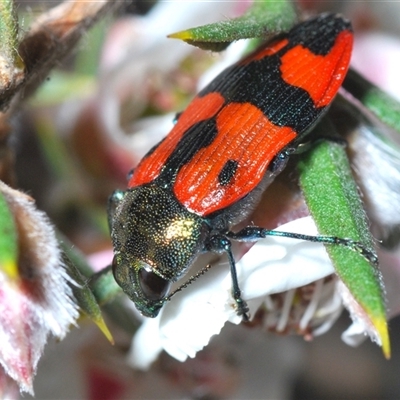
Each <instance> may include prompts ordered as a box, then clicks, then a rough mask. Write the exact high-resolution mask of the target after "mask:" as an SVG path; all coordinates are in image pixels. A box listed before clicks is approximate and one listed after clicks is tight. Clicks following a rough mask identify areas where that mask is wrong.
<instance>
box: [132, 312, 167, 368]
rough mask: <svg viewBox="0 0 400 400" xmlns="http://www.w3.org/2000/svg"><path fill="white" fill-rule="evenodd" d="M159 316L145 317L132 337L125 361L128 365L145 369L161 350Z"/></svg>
mask: <svg viewBox="0 0 400 400" xmlns="http://www.w3.org/2000/svg"><path fill="white" fill-rule="evenodd" d="M159 324H160V319H159V318H154V319H153V318H146V320H145V321H143V323H142V325H141V326H140V328H139V329H138V331H137V332H136V334H135V336H134V337H133V341H132V346H131V349H130V352H129V355H128V359H127V362H128V364H129V365H130V366H132V367H134V368H138V369H143V370H146V369H148V368H149V367H150V365H151V364H152V363H153V362H154V361H155V360H156V359H157V357H158V355H159V354H160V353H161V351H162V349H163V348H162V345H161V339H160V335H159Z"/></svg>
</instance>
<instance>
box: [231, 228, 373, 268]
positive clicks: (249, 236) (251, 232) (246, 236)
mask: <svg viewBox="0 0 400 400" xmlns="http://www.w3.org/2000/svg"><path fill="white" fill-rule="evenodd" d="M226 236H227V237H228V238H229V239H232V240H237V241H240V242H254V241H257V240H259V239H264V238H266V237H267V236H279V237H287V238H292V239H299V240H306V241H307V242H318V243H324V244H333V245H340V246H345V247H348V248H349V249H351V250H353V251H355V252H357V253H359V254H361V255H362V256H363V257H364V258H365V259H366V260H367V261H368V262H370V263H372V264H373V265H375V266H377V265H378V257H377V255H376V254H375V253H374V252H373V251H370V250H368V249H367V248H366V247H365V246H364V245H363V244H362V243H361V242H358V241H355V240H352V239H346V238H340V237H337V236H326V235H316V236H313V235H303V234H301V233H293V232H282V231H275V230H268V229H264V228H260V227H257V226H248V227H247V228H244V229H242V230H240V231H239V232H236V233H234V232H227V233H226Z"/></svg>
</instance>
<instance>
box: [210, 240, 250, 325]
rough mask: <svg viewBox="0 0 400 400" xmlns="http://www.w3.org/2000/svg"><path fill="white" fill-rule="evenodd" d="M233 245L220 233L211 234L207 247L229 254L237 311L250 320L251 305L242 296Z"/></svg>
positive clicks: (245, 319) (244, 318) (244, 319)
mask: <svg viewBox="0 0 400 400" xmlns="http://www.w3.org/2000/svg"><path fill="white" fill-rule="evenodd" d="M231 247H232V245H231V242H230V240H229V239H227V238H226V237H225V236H224V235H218V234H216V235H213V236H211V238H210V239H209V240H208V242H207V244H206V248H207V250H209V251H213V252H216V253H222V252H225V253H226V254H227V256H228V261H229V267H230V272H231V278H232V296H233V298H234V300H235V303H236V313H237V314H238V315H239V316H241V317H242V318H243V321H248V320H249V314H248V312H249V307H248V306H247V303H246V301H245V300H243V298H242V291H241V290H240V287H239V282H238V277H237V270H236V263H235V259H234V257H233V254H232V249H231Z"/></svg>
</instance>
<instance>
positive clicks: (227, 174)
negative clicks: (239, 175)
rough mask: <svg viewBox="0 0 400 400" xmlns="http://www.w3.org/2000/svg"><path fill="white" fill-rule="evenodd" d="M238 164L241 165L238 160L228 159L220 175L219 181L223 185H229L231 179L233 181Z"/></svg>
mask: <svg viewBox="0 0 400 400" xmlns="http://www.w3.org/2000/svg"><path fill="white" fill-rule="evenodd" d="M238 166H239V163H238V162H237V161H235V160H228V161H227V162H226V163H225V165H224V166H223V168H222V169H221V172H220V173H219V175H218V182H219V183H220V184H221V185H222V186H226V185H229V183H231V181H232V178H233V177H234V176H235V173H236V171H237V169H238Z"/></svg>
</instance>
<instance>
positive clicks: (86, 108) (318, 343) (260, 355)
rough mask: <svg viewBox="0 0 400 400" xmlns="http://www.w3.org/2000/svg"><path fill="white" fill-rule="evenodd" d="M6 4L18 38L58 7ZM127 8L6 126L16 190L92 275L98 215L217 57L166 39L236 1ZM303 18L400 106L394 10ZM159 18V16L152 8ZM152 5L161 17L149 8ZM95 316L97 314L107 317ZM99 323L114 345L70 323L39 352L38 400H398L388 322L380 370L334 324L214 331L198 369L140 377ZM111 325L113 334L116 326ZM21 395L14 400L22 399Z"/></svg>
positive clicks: (398, 340)
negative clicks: (340, 43)
mask: <svg viewBox="0 0 400 400" xmlns="http://www.w3.org/2000/svg"><path fill="white" fill-rule="evenodd" d="M17 3H18V13H19V19H20V24H21V30H22V32H23V31H24V30H27V29H28V28H29V26H30V23H31V21H33V20H34V19H35V18H36V17H37V16H39V15H40V14H41V13H43V12H45V11H46V10H47V9H49V8H50V7H54V6H56V5H57V4H58V3H62V2H56V1H33V0H32V1H27V0H21V1H17ZM156 3H157V2H156V1H139V0H138V1H126V2H125V4H124V7H122V8H121V9H120V10H119V11H118V13H117V14H113V15H108V16H106V17H105V18H104V19H102V20H101V21H100V22H99V23H98V24H96V25H95V27H94V28H92V29H91V30H90V31H89V32H88V33H85V35H84V37H83V38H82V40H81V41H80V43H79V45H78V46H77V48H76V50H75V51H74V52H73V54H72V55H71V56H69V57H68V58H67V59H66V60H64V61H62V62H60V65H59V67H58V68H57V69H55V70H53V71H52V73H51V74H50V75H49V76H48V78H47V80H46V82H45V83H44V84H43V85H42V86H41V87H40V88H39V90H38V91H37V92H36V94H35V95H34V96H33V97H31V98H30V99H29V100H28V101H27V102H26V103H25V105H24V107H23V108H22V109H19V110H18V112H17V113H15V114H14V116H13V119H12V121H11V122H12V135H11V136H10V141H11V146H12V148H13V150H14V152H15V166H16V174H17V184H18V187H19V188H21V189H22V190H24V191H26V192H27V193H29V194H30V195H31V196H32V197H33V198H35V199H36V202H37V205H38V207H39V208H40V209H43V210H45V211H46V212H47V213H48V215H49V216H50V218H51V219H52V221H53V222H54V223H55V225H56V226H57V227H58V228H59V229H60V230H61V232H63V233H64V234H65V235H66V236H67V237H68V238H69V240H70V241H71V242H72V243H73V245H74V246H76V247H77V248H79V249H80V250H81V251H82V252H83V253H84V254H85V255H87V257H88V259H89V260H90V262H91V265H92V266H93V268H95V269H101V268H102V267H104V266H106V265H108V264H109V263H110V261H111V257H112V255H111V243H110V239H109V233H108V226H107V216H106V203H107V198H108V196H109V195H110V193H112V192H113V190H115V189H116V188H124V186H125V184H126V176H127V173H128V172H129V170H131V169H132V167H133V166H134V165H135V164H136V163H137V162H138V160H140V158H141V157H142V156H143V154H144V153H145V152H146V150H148V149H149V148H150V147H151V146H152V145H154V144H155V143H156V142H157V141H158V140H160V138H161V137H162V136H163V135H164V134H165V133H166V132H167V131H168V129H169V127H170V126H171V124H172V120H173V118H174V115H175V113H176V112H177V111H179V110H182V109H183V108H184V106H185V104H187V102H188V100H189V99H190V98H191V97H192V96H193V95H194V94H195V93H196V90H197V87H198V81H199V79H201V77H202V75H203V73H204V72H205V71H206V70H207V69H208V68H209V67H210V66H211V65H212V64H214V63H215V62H216V61H218V60H219V59H220V58H223V57H226V55H224V54H222V55H216V54H212V53H209V52H204V51H201V50H198V49H195V48H192V47H190V46H188V45H187V44H184V43H180V42H178V41H174V40H171V39H170V40H167V39H165V36H166V35H167V34H168V33H172V32H174V31H177V30H180V29H183V28H186V27H191V26H196V25H201V24H204V23H207V22H212V21H216V20H220V19H225V18H229V17H234V16H236V15H239V14H240V13H241V12H242V11H243V10H244V9H245V7H247V5H248V2H246V1H243V2H238V1H235V2H233V1H232V2H219V1H214V2H208V3H210V4H211V7H210V4H209V7H205V6H204V3H202V2H195V1H188V2H179V1H169V2H159V3H161V4H158V5H157V4H156ZM298 3H299V4H298V5H299V7H301V9H303V10H304V12H306V13H310V14H312V13H317V12H321V11H328V10H329V11H338V12H341V13H343V14H345V15H346V17H348V18H350V19H351V20H352V22H353V26H354V29H355V40H356V41H355V49H354V57H353V65H354V67H355V68H357V69H358V70H359V71H360V72H362V73H363V75H364V76H366V77H367V78H369V79H370V80H372V81H373V82H374V83H375V84H377V85H379V86H381V87H382V88H384V89H385V90H387V91H389V92H390V93H391V94H392V95H393V96H395V97H397V98H398V99H400V78H399V73H398V71H399V70H400V24H399V19H398V17H399V15H400V3H399V2H379V1H376V2H370V1H357V2H342V1H323V2H322V1H299V2H298ZM160 6H161V7H162V8H161V7H160ZM157 7H159V8H157ZM106 312H107V310H106ZM118 318H120V319H121V318H122V319H123V318H125V316H115V315H114V316H113V315H110V314H107V320H108V321H109V323H110V328H111V330H112V332H113V334H114V335H115V338H116V345H115V346H113V347H112V346H110V345H109V343H108V342H107V341H106V339H105V338H104V337H103V336H102V335H101V334H100V333H98V332H97V329H96V327H94V326H93V325H92V324H91V323H90V322H87V321H82V323H81V324H80V326H79V328H73V329H72V332H71V333H70V335H69V336H68V337H67V338H66V339H65V340H64V341H63V342H61V343H55V342H52V343H50V344H49V345H48V346H47V347H46V350H45V355H44V357H43V358H42V360H41V361H40V364H39V370H38V374H37V377H36V379H35V384H34V387H35V393H36V398H37V399H90V400H99V399H104V400H106V399H109V400H113V399H115V400H118V399H127V398H131V399H147V398H148V399H152V398H154V399H156V398H160V399H161V398H164V399H167V398H171V399H172V398H175V399H178V398H182V399H188V398H191V399H223V398H237V399H292V400H300V399H353V400H357V399H400V381H399V373H400V319H399V318H394V319H392V320H391V322H390V337H391V341H392V359H391V360H389V361H386V360H385V359H384V357H383V356H382V353H381V350H380V348H379V347H378V346H376V345H375V344H373V343H370V341H369V340H366V341H365V343H363V344H362V345H361V346H360V347H358V348H351V347H348V346H347V345H345V344H344V343H343V342H342V341H341V339H340V335H341V333H342V332H343V331H344V330H345V329H346V328H347V327H348V326H349V324H350V319H349V317H348V316H347V315H346V313H344V314H343V316H342V317H341V318H340V320H339V321H338V322H337V323H336V324H335V325H334V327H333V328H332V329H331V330H330V331H329V332H328V333H327V334H325V335H323V336H321V337H318V338H316V339H314V340H313V341H311V342H306V341H304V339H303V338H301V337H293V336H282V337H278V336H274V335H271V334H268V333H266V332H261V331H259V330H256V329H250V328H248V327H244V326H239V327H237V326H226V327H225V328H224V330H223V332H222V334H221V335H219V336H218V337H216V338H215V340H213V341H212V343H211V344H210V346H208V347H207V348H206V349H205V350H203V351H202V352H200V353H199V355H198V357H197V358H196V359H193V360H189V361H187V362H186V363H179V362H178V361H176V360H174V359H172V358H170V357H169V356H168V355H166V354H163V355H162V356H161V357H160V359H159V360H158V361H157V362H156V363H155V364H154V365H153V366H152V367H151V369H150V370H149V371H147V372H143V371H134V370H133V369H131V368H129V367H128V366H127V364H126V362H125V357H126V353H127V350H128V348H129V345H130V339H131V337H130V334H129V329H128V331H126V330H124V329H121V327H120V324H119V323H116V322H115V321H114V320H115V319H117V320H118ZM120 319H119V322H120ZM29 397H30V396H28V395H25V396H24V398H29Z"/></svg>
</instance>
